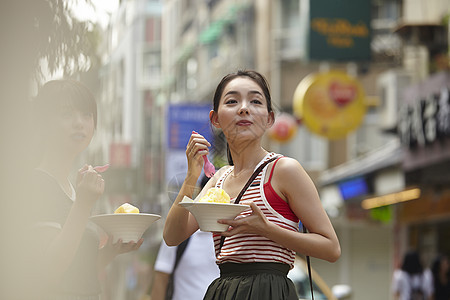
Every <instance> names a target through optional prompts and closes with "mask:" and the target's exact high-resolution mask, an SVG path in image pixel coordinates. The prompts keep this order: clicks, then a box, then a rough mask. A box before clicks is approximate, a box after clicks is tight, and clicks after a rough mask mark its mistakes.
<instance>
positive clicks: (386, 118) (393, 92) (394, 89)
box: [377, 70, 411, 131]
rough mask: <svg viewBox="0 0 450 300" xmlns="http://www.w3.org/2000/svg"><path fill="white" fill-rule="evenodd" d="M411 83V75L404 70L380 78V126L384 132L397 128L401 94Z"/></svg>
mask: <svg viewBox="0 0 450 300" xmlns="http://www.w3.org/2000/svg"><path fill="white" fill-rule="evenodd" d="M410 82H411V75H409V73H407V72H405V71H402V70H389V71H386V72H384V73H382V74H381V75H380V76H379V77H378V80H377V90H378V95H379V97H380V105H379V106H378V112H379V126H380V128H381V129H382V130H386V131H392V130H394V129H395V128H396V127H397V121H398V109H399V101H400V96H401V92H402V90H403V89H404V88H405V87H406V86H408V85H409V84H410Z"/></svg>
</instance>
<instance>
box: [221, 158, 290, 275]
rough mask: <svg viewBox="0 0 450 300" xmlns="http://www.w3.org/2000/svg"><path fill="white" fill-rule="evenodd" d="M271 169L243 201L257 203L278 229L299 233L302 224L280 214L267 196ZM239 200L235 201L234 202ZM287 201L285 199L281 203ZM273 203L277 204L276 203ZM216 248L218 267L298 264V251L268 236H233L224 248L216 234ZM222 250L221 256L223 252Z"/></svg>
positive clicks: (255, 182) (249, 211)
mask: <svg viewBox="0 0 450 300" xmlns="http://www.w3.org/2000/svg"><path fill="white" fill-rule="evenodd" d="M277 155H278V154H276V153H273V152H271V153H268V154H267V155H266V156H265V157H264V158H263V159H262V160H261V162H260V163H259V164H258V165H257V166H256V167H255V169H256V168H258V167H259V165H260V164H262V163H263V162H264V161H266V160H268V159H270V158H272V157H274V156H277ZM267 167H268V166H265V167H264V169H263V170H262V171H261V172H260V173H259V174H258V176H257V177H256V178H255V180H254V181H253V183H252V184H251V185H250V186H249V188H248V189H247V191H246V192H245V193H244V195H243V196H242V198H241V201H240V203H242V204H246V203H247V204H249V203H250V202H252V201H253V202H254V203H255V204H256V205H257V206H258V207H259V208H260V209H261V211H262V212H263V213H264V215H265V216H266V218H267V219H268V220H269V221H270V222H273V223H275V224H277V225H278V226H281V227H283V228H286V229H288V230H292V231H298V222H294V221H292V220H289V219H287V218H285V217H284V216H283V215H281V214H280V213H279V212H277V211H276V210H275V209H274V208H273V207H272V206H271V205H270V204H269V201H268V199H267V198H266V195H265V193H264V187H263V185H264V178H265V176H266V171H267ZM233 169H234V167H233V166H231V167H230V168H229V169H228V170H227V171H225V172H224V174H223V175H222V176H221V177H220V178H219V180H218V181H217V183H216V187H219V188H222V187H223V183H224V181H225V179H226V178H227V176H228V175H229V174H230V173H231V172H232V171H233ZM234 200H235V199H231V202H233V201H234ZM278 201H283V200H278ZM272 203H273V202H272ZM251 212H252V210H251V209H247V210H245V211H243V212H242V213H240V214H239V216H237V218H242V217H245V216H249V215H250V214H251ZM213 238H214V247H215V251H216V258H217V264H222V263H225V262H232V263H253V262H278V263H285V264H288V265H290V266H291V268H292V267H293V265H294V259H295V252H294V251H292V250H290V249H287V248H285V247H283V246H281V245H279V244H277V243H275V242H273V241H271V240H269V239H267V238H265V237H262V236H259V235H255V234H236V235H234V236H231V237H226V238H225V241H224V244H223V246H222V249H221V250H219V248H220V240H221V235H219V234H214V235H213ZM219 251H220V253H219Z"/></svg>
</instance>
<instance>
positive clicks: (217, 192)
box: [198, 187, 230, 204]
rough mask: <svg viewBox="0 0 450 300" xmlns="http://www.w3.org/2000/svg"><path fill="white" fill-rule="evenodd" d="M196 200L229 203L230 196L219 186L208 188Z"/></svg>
mask: <svg viewBox="0 0 450 300" xmlns="http://www.w3.org/2000/svg"><path fill="white" fill-rule="evenodd" d="M198 202H212V203H227V204H230V196H229V195H228V194H227V192H225V191H224V190H223V189H221V188H215V187H213V188H210V189H208V191H207V192H206V195H204V196H203V197H201V198H200V199H199V200H198Z"/></svg>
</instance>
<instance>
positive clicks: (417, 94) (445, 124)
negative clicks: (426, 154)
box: [398, 75, 450, 148]
mask: <svg viewBox="0 0 450 300" xmlns="http://www.w3.org/2000/svg"><path fill="white" fill-rule="evenodd" d="M438 76H442V75H438ZM431 83H433V80H432V79H431V81H429V82H426V83H424V84H421V85H415V86H412V87H409V88H408V89H407V90H406V92H405V96H406V97H412V98H409V99H405V100H406V101H404V103H403V105H402V106H401V108H400V111H399V122H398V133H399V135H400V139H401V141H402V144H403V145H405V146H407V147H408V148H415V147H416V146H421V147H423V146H426V145H429V144H432V143H434V142H436V141H438V140H444V139H445V138H446V137H449V136H450V81H449V82H445V81H443V82H442V83H441V84H438V85H437V86H436V85H435V86H434V88H431V87H430V84H431Z"/></svg>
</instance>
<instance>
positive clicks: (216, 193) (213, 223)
mask: <svg viewBox="0 0 450 300" xmlns="http://www.w3.org/2000/svg"><path fill="white" fill-rule="evenodd" d="M179 205H180V206H182V207H184V208H185V209H187V210H188V211H189V212H191V213H192V215H193V216H194V217H195V219H196V220H197V223H198V226H199V228H200V230H201V231H209V232H223V231H226V230H227V229H228V225H227V224H220V223H217V220H220V219H224V220H233V219H234V218H236V217H237V216H238V215H239V214H240V213H241V212H243V211H244V210H246V209H249V206H248V205H245V204H232V203H230V196H229V195H228V194H227V193H226V192H225V191H224V190H223V189H221V188H210V189H208V191H207V192H206V194H205V195H204V196H203V197H201V198H200V199H198V200H197V199H196V200H195V201H194V200H192V199H191V198H189V197H186V196H185V197H184V198H183V200H182V201H181V202H180V203H179Z"/></svg>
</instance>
